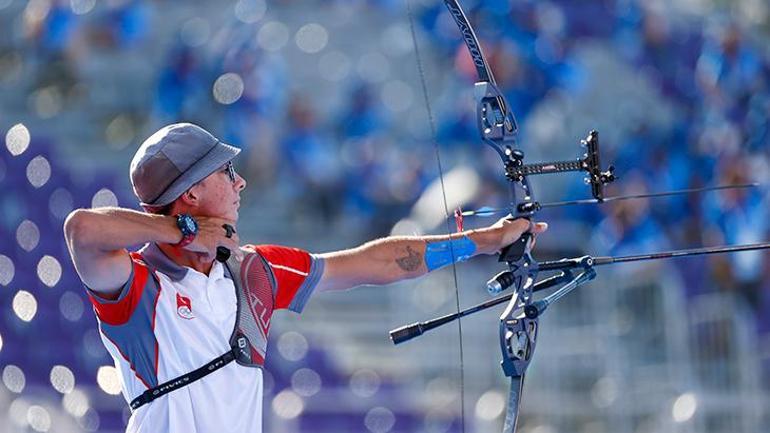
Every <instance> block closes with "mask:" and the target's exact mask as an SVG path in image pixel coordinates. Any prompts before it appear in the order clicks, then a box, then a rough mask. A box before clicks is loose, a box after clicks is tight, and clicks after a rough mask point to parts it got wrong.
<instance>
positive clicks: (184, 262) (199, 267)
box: [158, 243, 214, 275]
mask: <svg viewBox="0 0 770 433" xmlns="http://www.w3.org/2000/svg"><path fill="white" fill-rule="evenodd" d="M158 248H160V250H161V251H163V253H164V254H166V256H168V258H170V259H171V260H173V261H174V263H176V264H178V265H179V266H187V267H188V268H192V269H195V270H196V271H198V272H200V273H202V274H204V275H208V274H209V272H211V268H212V267H213V266H214V262H213V260H211V259H208V258H207V255H206V254H202V253H196V252H193V251H188V250H186V249H184V248H178V247H175V246H173V245H169V244H161V243H159V244H158Z"/></svg>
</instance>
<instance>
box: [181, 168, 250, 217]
mask: <svg viewBox="0 0 770 433" xmlns="http://www.w3.org/2000/svg"><path fill="white" fill-rule="evenodd" d="M193 188H194V189H195V193H196V195H197V197H198V200H199V203H198V209H197V210H196V213H197V214H199V215H203V216H211V217H217V218H224V219H230V220H233V221H237V220H238V208H239V207H240V203H241V198H240V194H241V191H243V189H244V188H246V181H245V180H244V179H243V178H242V177H241V176H240V175H238V173H236V172H235V170H234V169H233V166H232V163H230V162H228V163H227V164H225V165H223V166H222V167H220V169H219V170H217V171H215V172H214V173H212V174H210V175H209V176H208V177H206V178H205V179H203V180H202V181H200V182H199V183H198V184H196V185H195V186H193Z"/></svg>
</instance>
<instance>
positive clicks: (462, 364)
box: [406, 0, 465, 433]
mask: <svg viewBox="0 0 770 433" xmlns="http://www.w3.org/2000/svg"><path fill="white" fill-rule="evenodd" d="M406 11H407V15H408V16H409V31H410V32H411V34H412V44H413V45H414V54H415V58H416V60H417V70H418V72H419V75H420V85H421V87H422V96H423V99H424V101H425V109H426V111H427V114H428V123H429V124H430V132H431V139H432V141H433V149H434V151H435V154H436V164H437V167H438V174H439V182H440V184H441V196H442V198H443V201H444V214H445V216H446V218H444V221H445V222H446V231H447V234H448V235H450V237H451V234H452V229H451V226H450V224H449V220H450V218H449V202H448V200H447V195H446V188H445V185H444V169H443V165H442V163H441V152H440V150H439V144H438V134H437V133H436V121H435V119H434V117H433V109H432V106H431V105H430V98H429V97H428V85H427V81H426V79H425V70H424V68H423V64H422V57H421V56H420V47H419V45H418V43H417V33H416V31H415V24H414V21H415V20H414V13H413V11H412V2H411V0H406ZM449 252H450V254H451V255H452V277H453V279H454V285H455V309H456V310H457V313H458V314H459V313H460V288H459V283H458V280H457V264H456V260H455V253H454V248H453V246H452V244H451V242H450V243H449ZM457 332H458V334H459V336H460V345H459V349H460V426H461V431H462V432H463V433H465V362H464V351H463V325H462V320H460V318H459V317H458V319H457Z"/></svg>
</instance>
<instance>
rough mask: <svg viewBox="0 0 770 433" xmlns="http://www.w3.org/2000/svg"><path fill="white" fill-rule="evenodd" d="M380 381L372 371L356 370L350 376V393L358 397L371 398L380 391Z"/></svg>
mask: <svg viewBox="0 0 770 433" xmlns="http://www.w3.org/2000/svg"><path fill="white" fill-rule="evenodd" d="M381 383H382V379H380V375H379V374H377V373H376V372H375V371H373V370H368V369H362V370H357V371H356V372H355V373H353V375H352V376H350V391H351V392H353V394H355V395H357V396H358V397H363V398H367V397H371V396H373V395H374V394H376V393H377V391H379V389H380V384H381Z"/></svg>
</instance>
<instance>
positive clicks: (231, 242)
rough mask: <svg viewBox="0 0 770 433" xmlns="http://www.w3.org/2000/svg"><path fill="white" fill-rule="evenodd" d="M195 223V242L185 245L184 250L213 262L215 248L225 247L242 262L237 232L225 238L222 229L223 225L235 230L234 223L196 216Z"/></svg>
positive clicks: (225, 232)
mask: <svg viewBox="0 0 770 433" xmlns="http://www.w3.org/2000/svg"><path fill="white" fill-rule="evenodd" d="M195 221H196V222H197V223H198V234H197V235H196V236H195V240H193V241H192V242H191V243H190V244H188V245H186V246H185V247H184V249H186V250H188V251H193V252H196V253H202V254H204V255H205V258H206V259H208V260H214V258H215V257H216V256H217V247H225V248H227V249H228V250H230V253H231V254H233V255H235V257H237V258H238V260H243V252H242V251H241V249H240V239H239V238H238V232H237V230H234V231H233V232H232V235H231V237H227V234H228V231H227V230H226V229H225V228H224V225H225V224H229V225H230V226H232V227H233V228H235V221H232V220H226V219H222V218H213V217H201V216H196V217H195Z"/></svg>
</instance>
